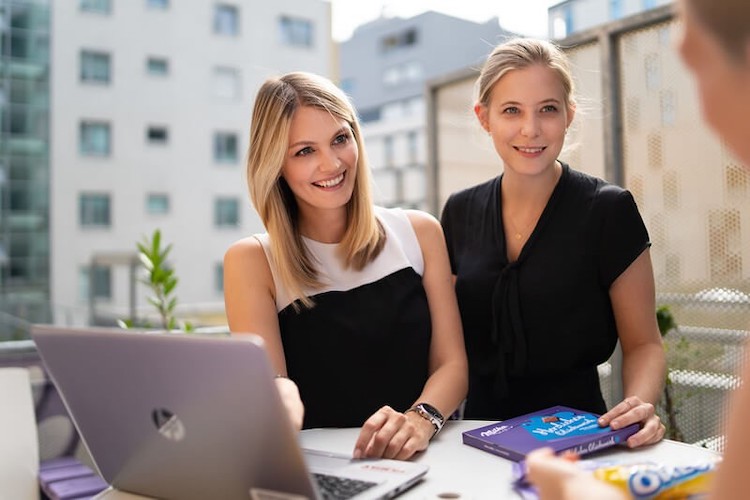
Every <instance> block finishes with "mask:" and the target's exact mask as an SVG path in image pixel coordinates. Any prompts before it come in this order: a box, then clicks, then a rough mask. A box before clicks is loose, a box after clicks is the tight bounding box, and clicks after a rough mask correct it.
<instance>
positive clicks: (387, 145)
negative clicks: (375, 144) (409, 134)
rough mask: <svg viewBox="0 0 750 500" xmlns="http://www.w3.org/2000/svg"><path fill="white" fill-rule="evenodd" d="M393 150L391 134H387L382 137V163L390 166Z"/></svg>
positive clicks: (392, 160) (393, 155)
mask: <svg viewBox="0 0 750 500" xmlns="http://www.w3.org/2000/svg"><path fill="white" fill-rule="evenodd" d="M394 157H395V152H394V148H393V136H390V135H387V136H385V138H384V139H383V163H384V165H385V166H386V167H392V166H393V163H394Z"/></svg>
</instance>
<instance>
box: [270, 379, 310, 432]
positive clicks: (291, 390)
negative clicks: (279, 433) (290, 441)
mask: <svg viewBox="0 0 750 500" xmlns="http://www.w3.org/2000/svg"><path fill="white" fill-rule="evenodd" d="M275 381H276V388H277V389H278V390H279V395H281V401H282V402H283V403H284V407H286V412H287V414H288V415H289V421H290V422H291V423H292V427H294V430H296V431H299V430H300V429H302V420H303V418H304V417H305V406H304V405H303V404H302V399H301V398H300V396H299V389H298V388H297V384H295V383H294V381H292V380H291V379H288V378H286V377H276V378H275Z"/></svg>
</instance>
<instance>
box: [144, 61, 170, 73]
mask: <svg viewBox="0 0 750 500" xmlns="http://www.w3.org/2000/svg"><path fill="white" fill-rule="evenodd" d="M146 72H147V73H148V74H149V75H153V76H167V75H168V74H169V61H168V60H167V59H165V58H163V57H149V58H148V59H146Z"/></svg>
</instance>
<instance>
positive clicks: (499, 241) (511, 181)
mask: <svg viewBox="0 0 750 500" xmlns="http://www.w3.org/2000/svg"><path fill="white" fill-rule="evenodd" d="M478 89H479V98H478V100H477V103H476V105H475V107H474V111H475V113H476V115H477V117H478V119H479V122H480V124H481V126H482V128H483V129H484V130H486V131H487V132H488V134H489V135H490V137H491V139H492V141H493V143H494V146H495V149H496V150H497V152H498V154H499V156H500V158H501V159H502V161H503V165H504V171H503V174H502V175H501V176H499V177H497V178H495V179H492V180H490V181H488V182H485V183H483V184H480V185H478V186H474V187H472V188H469V189H466V190H464V191H461V192H459V193H455V194H453V195H452V196H451V197H450V199H449V200H448V202H447V203H446V205H445V208H444V210H443V214H442V224H443V229H444V231H445V235H446V239H447V243H448V251H449V254H450V259H451V266H452V270H453V274H454V276H455V279H456V293H457V296H458V301H459V307H460V310H461V318H462V321H463V326H464V337H465V342H466V349H467V355H468V357H469V372H470V375H469V393H468V398H467V402H466V407H465V416H466V417H467V418H481V419H506V418H509V417H513V416H517V415H520V414H522V413H526V412H530V411H534V410H539V409H543V408H545V407H547V406H552V405H555V404H564V405H567V406H572V407H576V408H579V409H583V410H588V411H592V412H596V413H603V414H604V415H603V416H602V418H601V420H600V423H601V424H602V425H607V424H610V425H612V427H614V428H620V427H623V426H625V425H628V424H631V423H634V422H640V424H641V430H640V431H639V432H638V433H636V434H635V435H633V436H631V437H630V438H629V439H628V445H629V446H631V447H635V446H640V445H644V444H648V443H653V442H656V441H658V440H660V439H661V438H662V437H663V435H664V426H663V425H662V423H661V421H660V420H659V417H658V416H657V415H656V414H655V412H654V404H655V403H656V402H657V401H658V399H659V396H660V394H661V391H662V387H663V383H664V374H665V366H666V365H665V358H664V350H663V347H662V343H661V336H660V334H659V331H658V327H657V324H656V316H655V298H654V294H655V292H654V279H653V271H652V267H651V260H650V256H649V246H650V242H649V238H648V233H647V231H646V228H645V226H644V224H643V221H642V219H641V216H640V214H639V213H638V209H637V207H636V205H635V202H634V200H633V197H632V196H631V194H630V193H629V192H628V191H626V190H624V189H622V188H620V187H617V186H614V185H611V184H608V183H606V182H605V181H603V180H601V179H597V178H595V177H592V176H589V175H586V174H584V173H581V172H578V171H576V170H573V169H571V168H570V167H569V166H568V165H566V164H564V163H562V162H560V161H559V160H558V159H557V157H558V155H559V153H560V151H561V149H562V147H563V143H564V140H565V134H566V131H567V128H568V126H569V125H570V123H571V121H572V120H573V116H574V114H575V102H574V99H573V83H572V79H571V76H570V73H569V70H568V66H567V61H566V59H565V56H564V54H563V53H562V52H561V51H560V50H559V49H558V48H556V47H555V46H553V45H552V44H550V43H547V42H543V41H538V40H531V39H517V40H511V41H509V42H506V43H504V44H501V45H499V46H498V47H496V48H495V50H494V51H493V52H492V54H491V55H490V56H489V57H488V59H487V61H486V63H485V65H484V68H483V69H482V72H481V75H480V76H479V81H478ZM618 339H619V340H620V344H621V346H622V351H623V373H622V377H623V386H624V393H625V396H626V398H625V399H624V400H623V401H622V402H620V403H619V404H617V405H616V406H614V407H613V408H612V409H611V410H610V411H608V412H607V408H606V407H605V403H604V399H603V398H602V394H601V389H600V387H599V377H598V372H597V365H599V364H600V363H603V362H604V361H606V360H607V359H608V358H609V357H610V355H611V354H612V352H613V350H614V348H615V345H616V342H617V340H618Z"/></svg>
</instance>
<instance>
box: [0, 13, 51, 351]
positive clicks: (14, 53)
mask: <svg viewBox="0 0 750 500" xmlns="http://www.w3.org/2000/svg"><path fill="white" fill-rule="evenodd" d="M49 10H50V6H49V5H48V3H47V2H46V1H41V0H40V1H23V2H21V1H16V0H0V327H2V329H3V331H5V332H6V335H7V336H10V337H16V336H18V335H20V334H21V332H22V331H23V322H21V321H18V320H16V319H15V317H16V316H23V317H25V318H28V319H29V320H30V321H37V322H43V321H48V320H49V317H50V308H49V296H50V276H49V247H50V244H49V234H50V226H49V215H48V211H49V210H48V205H49V177H50V173H49V170H50V169H49V141H48V128H49V126H48V122H49V119H48V116H49V106H50V83H49V78H50V61H49V53H50V19H49ZM0 338H2V335H0Z"/></svg>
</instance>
